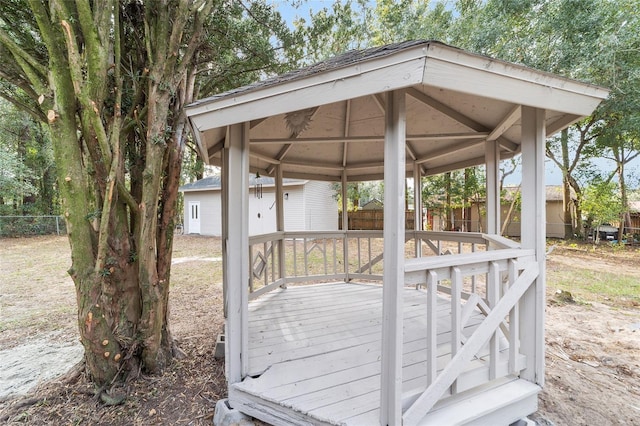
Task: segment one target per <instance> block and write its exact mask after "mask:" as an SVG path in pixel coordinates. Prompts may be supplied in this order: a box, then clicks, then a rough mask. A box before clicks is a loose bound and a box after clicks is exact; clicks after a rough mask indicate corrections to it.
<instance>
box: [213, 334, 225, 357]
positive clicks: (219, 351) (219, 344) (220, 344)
mask: <svg viewBox="0 0 640 426" xmlns="http://www.w3.org/2000/svg"><path fill="white" fill-rule="evenodd" d="M213 357H214V358H218V359H222V358H224V334H218V338H217V339H216V351H215V352H214V354H213Z"/></svg>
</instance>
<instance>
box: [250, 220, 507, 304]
mask: <svg viewBox="0 0 640 426" xmlns="http://www.w3.org/2000/svg"><path fill="white" fill-rule="evenodd" d="M382 236H383V233H382V231H346V232H345V231H318V232H275V233H271V234H265V235H258V236H254V237H251V238H250V239H249V245H250V249H249V259H251V271H250V274H249V276H250V280H249V291H250V293H251V297H252V298H254V297H257V296H259V295H260V294H263V293H265V292H267V291H270V290H272V289H274V288H277V287H279V286H286V284H288V283H300V282H314V281H331V280H340V281H352V280H365V281H373V282H382V275H383V270H382V260H383V257H384V253H383V238H382ZM405 242H406V244H405V254H406V257H408V258H415V257H427V256H439V255H450V254H462V253H475V252H480V251H486V250H487V249H501V248H509V247H516V246H517V244H516V243H514V242H512V241H510V240H508V239H506V238H502V237H498V236H489V235H486V234H481V233H472V232H431V231H407V232H406V235H405Z"/></svg>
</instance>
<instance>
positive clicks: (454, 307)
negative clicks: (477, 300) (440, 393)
mask: <svg viewBox="0 0 640 426" xmlns="http://www.w3.org/2000/svg"><path fill="white" fill-rule="evenodd" d="M462 279H463V278H462V271H460V268H458V267H453V268H451V358H452V359H453V357H455V356H456V354H457V353H458V351H459V350H460V347H461V344H462V306H461V304H460V302H461V301H462ZM457 383H458V381H457V380H455V381H454V382H453V384H452V385H451V394H452V395H455V394H456V393H458V389H457V388H458V386H457Z"/></svg>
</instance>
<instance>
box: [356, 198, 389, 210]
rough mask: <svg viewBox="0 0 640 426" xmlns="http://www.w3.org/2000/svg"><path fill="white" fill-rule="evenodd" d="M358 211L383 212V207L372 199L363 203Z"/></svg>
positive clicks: (375, 199)
mask: <svg viewBox="0 0 640 426" xmlns="http://www.w3.org/2000/svg"><path fill="white" fill-rule="evenodd" d="M360 210H384V205H383V204H382V201H380V200H378V199H377V198H374V199H372V200H370V201H367V202H366V203H364V204H363V205H362V207H360Z"/></svg>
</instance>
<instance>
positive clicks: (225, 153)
mask: <svg viewBox="0 0 640 426" xmlns="http://www.w3.org/2000/svg"><path fill="white" fill-rule="evenodd" d="M227 139H228V138H227ZM221 157H222V158H221V161H222V169H221V173H220V187H221V188H222V194H221V196H220V202H221V203H222V204H221V205H222V206H227V205H229V203H228V200H229V190H228V188H227V182H229V176H228V175H229V147H228V145H226V144H225V147H224V148H223V149H222V153H221ZM228 216H229V215H228V214H227V209H226V208H224V207H223V208H221V212H220V217H221V220H222V223H221V229H220V231H221V232H220V233H221V239H222V262H223V268H222V310H223V314H224V318H225V319H226V318H227V316H228V312H229V299H228V297H229V274H227V264H226V259H227V258H228V257H227V255H228V250H227V241H228V239H229V221H228ZM225 333H226V331H225ZM227 349H228V345H225V351H226V350H227ZM226 357H227V355H226V354H225V358H226ZM228 367H229V366H228V365H226V368H228Z"/></svg>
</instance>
